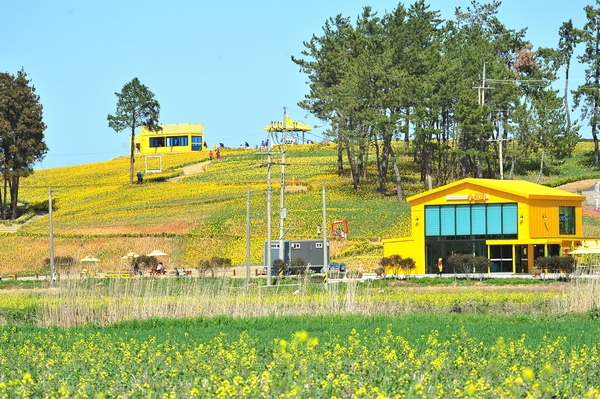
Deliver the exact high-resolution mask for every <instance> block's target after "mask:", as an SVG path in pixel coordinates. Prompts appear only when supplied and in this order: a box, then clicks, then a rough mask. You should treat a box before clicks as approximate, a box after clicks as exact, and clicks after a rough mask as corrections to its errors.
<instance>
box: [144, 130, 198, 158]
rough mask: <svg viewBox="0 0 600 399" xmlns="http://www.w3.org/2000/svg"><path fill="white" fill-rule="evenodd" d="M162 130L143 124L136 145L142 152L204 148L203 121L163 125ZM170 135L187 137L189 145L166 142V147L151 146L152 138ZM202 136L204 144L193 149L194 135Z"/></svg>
mask: <svg viewBox="0 0 600 399" xmlns="http://www.w3.org/2000/svg"><path fill="white" fill-rule="evenodd" d="M161 127H162V131H158V132H152V131H150V130H148V129H147V128H145V127H144V126H142V127H141V128H140V134H139V136H138V137H137V140H136V147H137V148H138V150H139V152H140V153H141V154H166V153H172V152H191V151H203V150H204V125H203V124H201V123H178V124H172V125H161ZM170 136H175V137H181V136H185V137H187V145H178V146H167V145H166V144H167V143H165V146H164V147H150V139H151V138H157V137H163V138H165V139H166V138H167V137H170ZM193 136H201V137H202V143H201V144H202V145H201V146H200V149H199V150H192V137H193Z"/></svg>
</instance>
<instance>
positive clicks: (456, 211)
mask: <svg viewBox="0 0 600 399" xmlns="http://www.w3.org/2000/svg"><path fill="white" fill-rule="evenodd" d="M517 213H518V208H517V204H516V203H505V204H464V205H433V206H425V247H426V257H425V258H426V272H427V273H435V272H436V262H437V259H438V258H443V259H444V260H445V259H447V258H448V257H450V256H452V255H454V254H472V255H474V256H486V257H487V256H488V253H487V246H486V240H497V239H516V238H518V215H517ZM512 258H513V253H512V247H511V246H510V245H500V246H490V260H491V261H492V270H491V271H492V272H512ZM450 272H451V271H450Z"/></svg>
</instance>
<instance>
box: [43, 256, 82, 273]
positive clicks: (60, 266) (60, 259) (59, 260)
mask: <svg viewBox="0 0 600 399" xmlns="http://www.w3.org/2000/svg"><path fill="white" fill-rule="evenodd" d="M74 264H75V259H74V258H73V257H72V256H55V257H54V267H55V268H56V270H59V271H63V272H66V271H68V270H69V269H71V266H73V265H74ZM44 266H45V267H48V268H49V267H50V258H46V259H44Z"/></svg>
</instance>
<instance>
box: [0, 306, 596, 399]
mask: <svg viewBox="0 0 600 399" xmlns="http://www.w3.org/2000/svg"><path fill="white" fill-rule="evenodd" d="M484 326H485V327H484ZM599 326H600V325H599V324H598V321H595V320H589V319H588V320H584V319H580V318H574V317H567V318H564V319H562V320H544V319H539V318H532V317H526V316H520V317H510V318H506V317H498V316H485V315H469V316H467V315H456V314H452V315H438V316H431V315H406V316H382V315H375V316H366V317H365V316H352V315H347V316H302V317H299V316H296V317H291V316H290V317H265V318H253V319H237V318H229V317H217V318H209V319H207V318H197V319H184V320H168V319H153V320H147V321H143V322H140V321H135V322H125V323H119V324H117V325H113V326H111V327H105V328H97V327H94V326H87V327H80V328H71V329H63V328H48V329H37V328H26V327H0V359H1V366H0V367H1V368H2V373H1V374H0V395H2V396H3V397H65V398H66V397H73V398H80V397H96V398H110V397H120V398H137V397H153V398H154V397H167V398H188V397H217V398H236V397H244V398H274V397H281V398H297V397H331V398H334V397H336V398H355V397H360V398H373V397H379V398H390V397H397V398H401V397H422V398H436V397H438V398H441V397H444V398H464V397H493V398H514V397H590V398H592V397H598V396H599V395H600V390H599V389H598V380H599V378H600V366H599V365H600V358H599V353H598V351H599V349H600V347H599V344H598V341H597V336H598V332H599V331H598V329H599Z"/></svg>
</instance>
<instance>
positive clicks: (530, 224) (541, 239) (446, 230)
mask: <svg viewBox="0 0 600 399" xmlns="http://www.w3.org/2000/svg"><path fill="white" fill-rule="evenodd" d="M585 198H586V197H585V196H583V195H579V194H573V193H569V192H567V191H563V190H559V189H555V188H550V187H546V186H542V185H539V184H535V183H530V182H526V181H517V180H492V179H463V180H459V181H457V182H454V183H451V184H448V185H445V186H441V187H438V188H436V189H433V190H430V191H427V192H424V193H421V194H418V195H414V196H412V197H409V198H408V199H407V201H408V202H409V203H410V204H411V225H412V237H409V238H392V239H387V240H383V251H384V256H390V255H393V254H398V255H400V256H402V257H403V258H408V257H411V258H413V259H414V260H415V262H416V269H415V273H416V274H426V273H437V272H438V270H437V265H436V264H437V260H438V259H439V258H442V260H443V261H444V264H445V261H446V260H447V259H448V257H449V256H451V255H454V254H472V255H474V256H485V257H487V258H488V259H490V260H491V262H492V266H491V270H490V272H492V273H494V272H511V273H531V271H532V268H533V264H534V260H535V258H537V257H538V256H553V255H568V254H570V252H571V251H572V250H573V249H575V248H577V247H579V246H580V245H582V244H584V243H585V242H586V241H590V240H589V239H587V240H586V239H585V238H584V237H582V234H583V221H582V203H583V201H584V200H585Z"/></svg>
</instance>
